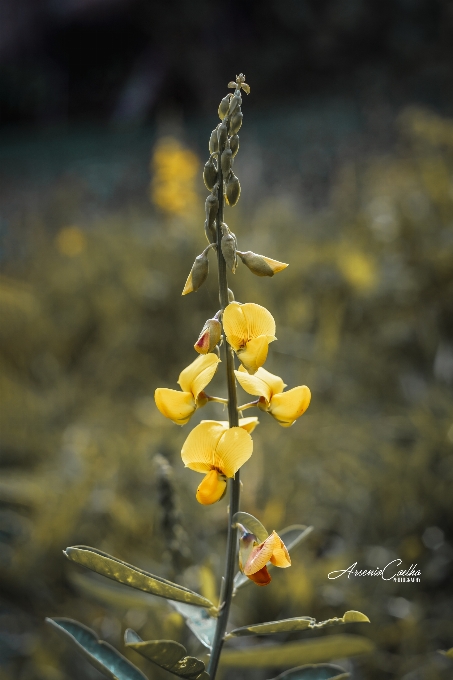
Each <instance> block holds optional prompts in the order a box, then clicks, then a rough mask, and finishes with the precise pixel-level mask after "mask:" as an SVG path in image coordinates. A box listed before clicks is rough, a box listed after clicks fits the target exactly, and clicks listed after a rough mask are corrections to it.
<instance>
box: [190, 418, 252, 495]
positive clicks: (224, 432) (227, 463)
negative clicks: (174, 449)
mask: <svg viewBox="0 0 453 680" xmlns="http://www.w3.org/2000/svg"><path fill="white" fill-rule="evenodd" d="M245 420H247V421H250V419H249V418H246V419H245ZM249 425H250V422H247V424H246V427H231V428H229V429H228V428H227V427H226V424H225V423H222V422H218V421H216V420H205V421H203V422H202V423H200V424H199V425H197V426H196V427H195V428H194V429H193V430H192V432H191V433H190V434H189V436H188V437H187V439H186V441H185V442H184V445H183V447H182V451H181V457H182V460H183V463H184V464H185V466H186V467H188V468H190V469H191V470H195V472H202V473H205V477H204V479H203V481H202V482H201V484H200V486H199V487H198V489H197V501H198V502H199V503H201V504H202V505H211V504H212V503H216V502H217V501H219V500H220V499H221V498H222V496H223V495H224V493H225V491H226V486H227V479H226V478H227V477H234V475H235V473H236V472H237V471H238V470H239V468H240V467H241V466H242V465H244V463H245V462H246V461H247V460H248V459H249V458H250V456H251V455H252V451H253V441H252V438H251V436H250V434H249V432H248V431H247V428H248V427H249Z"/></svg>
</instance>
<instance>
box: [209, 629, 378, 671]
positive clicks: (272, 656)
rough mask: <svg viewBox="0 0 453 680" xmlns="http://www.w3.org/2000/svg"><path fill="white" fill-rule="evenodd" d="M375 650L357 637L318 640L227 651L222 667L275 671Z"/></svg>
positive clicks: (223, 656)
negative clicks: (292, 665)
mask: <svg viewBox="0 0 453 680" xmlns="http://www.w3.org/2000/svg"><path fill="white" fill-rule="evenodd" d="M374 649H375V647H374V644H373V643H372V642H371V640H367V638H364V637H359V636H358V635H329V636H327V637H322V638H318V639H316V640H304V641H300V642H286V643H283V644H280V645H258V646H255V647H241V648H240V649H225V650H224V651H223V653H222V658H221V665H222V666H225V667H227V666H228V667H229V666H236V667H237V668H254V667H256V668H265V667H269V668H271V667H272V668H275V667H278V666H287V665H290V664H310V663H311V664H313V663H318V662H322V661H330V660H331V659H341V658H345V657H347V656H357V655H360V654H370V652H372V651H374Z"/></svg>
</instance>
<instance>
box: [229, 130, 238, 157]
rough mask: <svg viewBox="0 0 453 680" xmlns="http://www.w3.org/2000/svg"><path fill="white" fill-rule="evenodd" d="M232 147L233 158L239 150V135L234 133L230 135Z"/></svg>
mask: <svg viewBox="0 0 453 680" xmlns="http://www.w3.org/2000/svg"><path fill="white" fill-rule="evenodd" d="M230 149H231V151H232V152H233V158H234V157H235V155H236V154H237V152H238V151H239V135H233V136H232V137H230Z"/></svg>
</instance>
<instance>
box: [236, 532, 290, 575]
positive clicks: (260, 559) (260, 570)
mask: <svg viewBox="0 0 453 680" xmlns="http://www.w3.org/2000/svg"><path fill="white" fill-rule="evenodd" d="M253 538H254V536H253V534H245V536H244V537H243V539H240V540H244V541H245V542H246V546H245V551H244V552H243V554H247V553H248V557H247V560H246V562H245V564H242V561H241V559H240V560H239V566H240V568H241V571H242V572H243V573H244V574H245V575H246V576H248V578H249V579H251V580H252V581H254V582H255V583H256V584H257V585H258V586H267V585H268V584H269V583H270V582H271V580H272V579H271V576H270V574H269V572H268V570H267V567H266V564H267V563H268V562H270V563H271V564H273V565H274V566H275V567H281V568H282V569H285V568H286V567H290V566H291V558H290V556H289V553H288V550H287V548H286V545H285V544H284V543H283V541H282V539H281V538H280V536H279V535H278V534H277V532H276V531H273V532H272V533H271V535H270V536H268V537H267V538H266V540H265V541H263V542H262V543H260V544H259V545H258V544H257V543H256V541H253ZM252 541H253V543H252ZM247 544H248V546H247ZM252 545H253V547H252ZM250 548H251V550H250ZM240 554H241V553H240Z"/></svg>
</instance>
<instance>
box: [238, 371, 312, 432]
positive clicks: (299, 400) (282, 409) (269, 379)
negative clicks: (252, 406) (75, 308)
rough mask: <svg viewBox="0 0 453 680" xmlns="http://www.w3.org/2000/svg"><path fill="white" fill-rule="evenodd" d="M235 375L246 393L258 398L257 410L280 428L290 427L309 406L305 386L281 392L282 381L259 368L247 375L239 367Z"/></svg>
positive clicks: (309, 397) (282, 388) (307, 392)
mask: <svg viewBox="0 0 453 680" xmlns="http://www.w3.org/2000/svg"><path fill="white" fill-rule="evenodd" d="M235 374H236V378H237V379H238V382H239V384H240V385H241V387H242V388H243V389H244V390H245V391H246V392H248V393H249V394H254V395H256V396H258V397H259V398H260V399H259V402H258V404H257V406H258V408H260V409H261V410H263V411H267V413H270V414H271V416H273V417H274V418H275V420H276V421H277V422H278V423H279V424H280V425H281V426H282V427H289V426H290V425H292V424H293V423H294V422H295V421H296V420H297V418H300V416H301V415H302V414H303V413H305V411H306V410H307V408H308V407H309V405H310V399H311V392H310V390H309V388H308V387H307V386H306V385H300V386H299V387H293V389H292V390H288V391H287V392H283V390H284V388H285V387H286V385H285V383H284V382H283V380H282V379H281V378H279V377H278V375H273V374H272V373H269V371H266V369H265V368H259V369H258V370H257V371H256V373H255V375H249V374H248V373H247V371H246V370H245V368H244V367H243V366H241V367H240V369H239V371H235Z"/></svg>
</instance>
